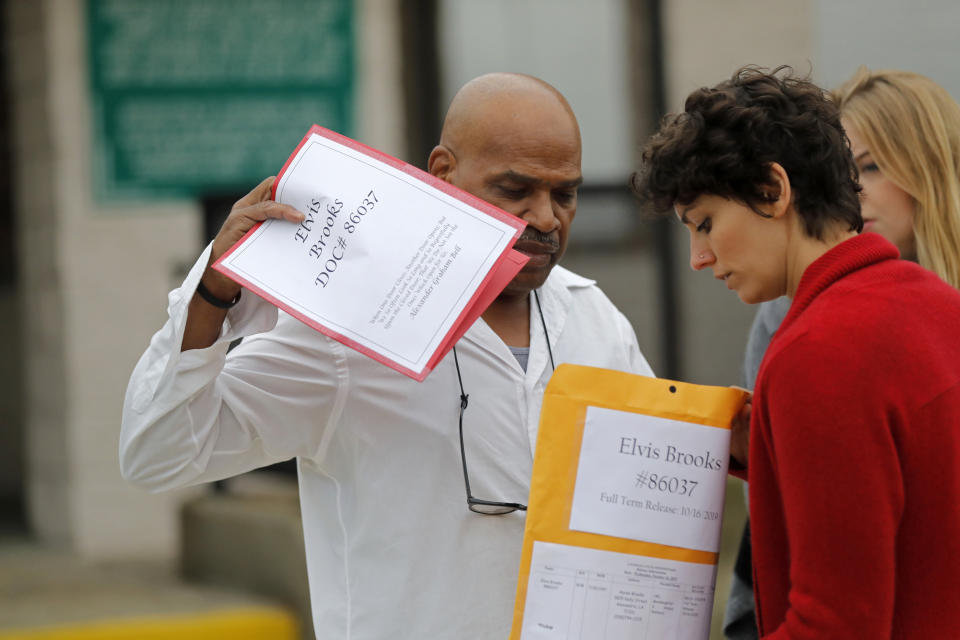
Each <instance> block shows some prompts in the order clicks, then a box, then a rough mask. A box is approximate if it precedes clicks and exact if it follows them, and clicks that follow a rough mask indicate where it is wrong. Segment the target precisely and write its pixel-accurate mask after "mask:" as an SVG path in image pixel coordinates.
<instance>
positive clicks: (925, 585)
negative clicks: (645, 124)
mask: <svg viewBox="0 0 960 640" xmlns="http://www.w3.org/2000/svg"><path fill="white" fill-rule="evenodd" d="M634 187H635V189H636V191H637V192H638V193H639V194H640V195H641V197H642V198H644V199H645V200H647V201H648V202H649V203H651V204H652V205H654V207H656V208H657V209H658V210H662V211H664V210H671V211H672V212H673V213H675V214H676V215H677V216H678V217H679V218H680V220H681V221H682V222H683V223H684V225H685V226H686V227H687V229H688V231H689V232H690V261H691V266H692V267H693V268H694V269H696V270H700V269H706V268H709V269H711V271H712V272H713V275H714V277H716V278H717V279H720V280H722V281H724V282H725V283H726V285H727V287H728V288H730V289H732V290H734V291H736V292H737V294H738V295H739V297H740V299H741V300H743V301H744V302H748V303H756V302H763V301H765V300H772V299H774V298H777V297H779V296H782V295H786V296H788V297H790V298H791V299H792V304H791V307H790V310H789V312H788V313H787V316H786V318H785V319H784V321H783V323H782V324H781V326H780V329H779V330H778V332H777V333H776V335H775V336H774V337H773V340H772V342H771V343H770V346H769V347H768V349H767V351H766V355H765V356H764V359H763V362H762V364H761V366H760V371H759V374H758V378H757V382H756V388H755V392H754V398H753V411H752V418H751V426H750V442H749V464H748V465H747V471H746V476H747V478H748V479H749V482H750V520H751V523H752V539H753V561H754V577H755V580H754V593H755V596H756V599H757V619H758V625H759V628H760V633H761V636H762V637H769V638H817V639H824V638H844V639H854V638H864V639H866V638H869V639H871V640H872V639H875V638H955V637H960V579H958V578H957V575H956V573H957V572H956V569H957V566H956V562H957V558H960V510H958V509H957V507H956V505H957V503H958V500H960V367H958V364H957V363H958V362H960V292H957V291H956V290H955V289H953V288H952V287H950V286H949V285H947V284H945V283H944V282H943V281H941V280H940V279H939V278H937V277H936V276H935V275H934V274H932V273H930V272H929V271H926V270H925V269H923V268H921V267H919V266H918V265H916V264H913V263H910V262H908V261H905V260H898V259H897V258H898V256H899V254H898V252H897V249H896V247H895V246H894V245H892V244H890V243H889V242H888V241H887V240H885V239H884V238H883V237H881V236H880V235H878V234H875V233H863V234H859V232H860V231H861V229H862V226H863V221H862V219H861V216H860V203H859V200H858V192H859V190H860V187H859V185H858V184H857V169H856V166H855V164H854V160H853V156H852V154H851V152H850V147H849V143H848V141H847V138H846V135H845V134H844V131H843V128H842V127H841V125H840V114H839V112H838V110H837V107H836V106H835V105H834V104H833V103H831V102H830V100H829V99H828V98H827V97H826V96H825V94H824V92H823V91H821V90H820V89H819V88H818V87H816V86H815V85H813V84H812V83H810V82H808V81H806V80H803V79H799V78H796V77H794V76H792V75H791V73H790V71H789V69H784V68H781V69H778V70H776V71H774V72H772V73H766V72H763V71H761V70H758V69H754V68H746V69H741V70H740V71H738V72H737V73H736V74H735V75H734V76H733V78H732V79H731V80H729V81H726V82H723V83H721V84H719V85H717V86H716V87H713V88H711V89H701V90H698V91H695V92H694V93H693V94H691V95H690V96H689V97H688V99H687V102H686V106H685V111H684V113H681V114H676V115H672V116H668V117H667V118H666V119H665V120H664V122H663V124H662V127H661V129H660V131H659V132H658V133H657V134H656V135H655V136H654V137H653V138H652V139H651V140H650V142H649V143H648V145H647V148H646V149H645V151H644V156H643V164H642V166H641V169H640V170H639V171H638V173H637V174H636V175H635V176H634ZM706 317H707V315H706V313H705V318H706ZM744 462H745V461H744Z"/></svg>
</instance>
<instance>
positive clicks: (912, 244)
mask: <svg viewBox="0 0 960 640" xmlns="http://www.w3.org/2000/svg"><path fill="white" fill-rule="evenodd" d="M843 128H844V129H845V130H846V131H847V136H848V137H849V138H850V149H851V150H852V151H853V158H854V160H855V161H856V163H857V169H859V170H860V184H861V185H862V186H863V192H862V194H861V196H860V207H861V211H862V213H863V230H864V231H873V232H875V233H879V234H880V235H882V236H883V237H884V238H886V239H887V240H889V241H890V242H892V243H893V244H894V245H896V247H897V249H899V250H900V257H901V258H904V259H906V260H916V259H917V242H916V238H915V236H914V234H913V217H914V212H915V211H916V204H915V202H914V200H913V198H912V197H911V196H910V194H908V193H907V192H906V191H904V190H903V189H901V188H900V187H898V186H897V185H895V184H894V183H893V182H892V181H890V180H888V179H887V178H886V176H884V175H883V173H882V172H881V171H880V168H879V167H878V166H877V163H876V161H875V160H874V159H873V154H872V153H871V151H870V148H869V147H867V145H866V144H864V143H863V141H862V140H861V138H860V134H859V132H858V131H857V130H856V129H855V128H854V127H853V126H852V125H851V124H850V123H849V122H848V121H846V120H844V121H843Z"/></svg>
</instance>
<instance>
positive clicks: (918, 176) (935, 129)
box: [832, 67, 960, 288]
mask: <svg viewBox="0 0 960 640" xmlns="http://www.w3.org/2000/svg"><path fill="white" fill-rule="evenodd" d="M832 97H833V99H834V101H835V102H836V104H837V106H838V107H839V109H840V112H841V116H842V117H843V118H844V120H846V121H848V122H849V124H850V125H851V126H852V127H853V128H854V129H856V131H857V133H858V134H859V135H860V138H861V139H862V140H863V142H864V144H866V145H867V147H868V148H869V149H870V151H871V155H872V156H873V159H874V161H876V163H877V166H878V167H880V171H881V172H882V173H883V175H884V176H886V177H887V178H888V179H889V180H891V181H892V182H893V183H894V184H896V185H897V186H899V187H900V188H901V189H903V190H904V191H906V192H907V193H908V194H910V196H911V197H912V198H913V199H914V201H915V202H916V211H915V214H914V222H913V235H914V237H915V238H916V243H917V259H918V261H919V262H920V264H921V265H922V266H924V267H926V268H927V269H930V270H931V271H933V272H935V273H936V274H937V275H938V276H940V277H941V278H942V279H943V280H945V281H946V282H948V283H949V284H950V285H952V286H953V287H956V288H960V105H958V104H957V102H956V101H954V100H953V98H951V97H950V94H948V93H947V91H946V90H945V89H944V88H943V87H941V86H940V85H938V84H937V83H935V82H934V81H932V80H930V79H929V78H927V77H925V76H922V75H919V74H916V73H910V72H908V71H889V70H888V71H870V70H868V69H867V68H866V67H860V69H858V70H857V72H856V73H855V74H854V76H853V77H852V78H850V79H849V80H847V81H846V82H845V83H844V84H842V85H841V86H839V87H838V88H836V89H835V90H834V91H833V92H832Z"/></svg>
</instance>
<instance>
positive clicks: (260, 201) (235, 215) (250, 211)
mask: <svg viewBox="0 0 960 640" xmlns="http://www.w3.org/2000/svg"><path fill="white" fill-rule="evenodd" d="M275 180H276V177H274V176H271V177H269V178H267V179H266V180H264V181H263V182H261V183H260V184H258V185H257V186H256V187H254V188H253V190H252V191H251V192H250V193H248V194H247V195H245V196H243V197H242V198H240V199H239V200H237V202H236V203H235V204H234V205H233V208H232V209H230V215H229V216H227V219H226V220H225V221H224V223H223V226H222V227H220V231H219V232H218V233H217V236H216V237H215V238H214V239H213V247H212V248H211V250H210V259H209V260H208V261H207V268H206V270H205V271H204V272H203V276H202V277H201V278H200V280H201V282H203V286H204V287H206V288H207V290H208V291H210V293H211V294H213V295H214V297H216V298H219V299H220V300H223V301H224V302H229V301H230V300H233V299H234V298H236V297H237V294H239V293H240V285H239V284H237V283H236V282H234V281H233V280H231V279H230V278H228V277H227V276H225V275H223V274H222V273H220V272H219V271H216V270H214V269H213V267H212V266H211V265H213V263H214V262H216V261H217V260H218V259H219V258H220V257H221V256H222V255H223V254H225V253H226V252H227V251H229V250H230V249H231V247H233V245H235V244H236V243H237V242H238V241H239V240H240V238H242V237H243V236H244V235H246V233H247V231H250V229H252V228H253V226H254V225H255V224H257V223H258V222H263V221H264V220H266V219H267V218H278V219H281V220H288V221H290V222H295V223H300V222H303V219H304V215H303V214H302V213H300V212H299V211H297V210H296V209H294V208H293V207H291V206H290V205H287V204H280V203H279V202H275V201H273V200H271V199H270V188H271V187H272V186H273V183H274V181H275ZM226 315H227V310H226V309H221V308H219V307H215V306H213V305H212V304H209V303H208V302H206V301H205V300H204V299H203V298H201V297H200V296H199V295H197V294H196V293H195V294H194V295H193V298H192V299H191V300H190V307H189V309H188V311H187V324H186V327H185V329H184V333H183V342H182V343H181V344H180V350H181V351H187V350H188V349H205V348H206V347H209V346H210V345H212V344H213V343H214V342H216V340H217V337H218V336H219V335H220V327H221V326H223V319H224V318H225V317H226Z"/></svg>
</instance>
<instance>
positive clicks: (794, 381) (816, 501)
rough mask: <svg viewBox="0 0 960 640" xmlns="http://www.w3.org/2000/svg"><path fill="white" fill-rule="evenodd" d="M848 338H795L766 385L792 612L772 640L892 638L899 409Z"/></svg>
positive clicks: (865, 351)
mask: <svg viewBox="0 0 960 640" xmlns="http://www.w3.org/2000/svg"><path fill="white" fill-rule="evenodd" d="M851 340H852V343H848V344H847V348H845V349H843V350H840V349H838V348H837V347H836V345H835V344H831V345H825V344H816V341H815V340H813V339H800V340H797V341H796V342H794V343H793V344H790V345H788V346H786V347H785V348H784V349H783V350H782V351H781V352H780V353H779V354H778V356H777V357H776V359H775V362H773V363H771V365H772V366H770V367H769V370H768V371H767V373H766V375H765V377H764V380H763V381H762V384H763V386H764V387H765V392H764V393H765V396H766V401H765V408H764V413H765V414H766V418H767V420H766V421H765V422H766V424H765V425H764V428H763V429H762V430H761V432H760V434H759V435H760V437H761V439H762V440H761V442H762V446H763V447H764V448H765V449H766V452H767V455H768V456H769V461H770V464H771V467H772V469H773V470H774V474H775V476H774V477H775V479H776V483H777V485H778V488H779V491H780V497H781V500H782V504H781V508H782V510H783V520H784V523H783V525H784V527H785V533H786V537H787V545H788V550H789V580H790V581H789V598H788V603H789V604H788V609H787V611H786V615H785V618H784V622H783V624H781V625H780V627H779V628H778V629H776V630H774V631H773V632H772V633H771V634H769V635H767V636H765V637H767V638H770V639H772V640H787V639H801V638H803V639H810V640H813V639H817V640H825V639H832V638H844V639H846V640H851V639H857V638H863V639H868V638H870V639H875V638H889V637H890V633H891V625H892V617H893V610H894V590H895V582H894V578H895V574H896V570H897V568H896V566H895V543H896V535H897V529H898V524H899V521H900V519H901V516H902V513H903V509H904V487H903V477H902V474H901V470H900V461H899V456H898V451H897V447H896V438H895V435H894V425H893V424H891V422H890V421H891V420H892V419H893V418H892V416H894V415H895V414H896V411H895V410H894V409H891V407H890V403H889V402H888V400H887V398H886V397H885V396H887V395H888V394H885V390H884V389H883V388H882V387H880V386H878V385H879V384H881V383H879V382H878V377H877V376H871V375H870V371H872V370H876V367H877V363H876V362H874V363H873V364H872V366H871V363H870V361H871V350H870V348H868V347H866V346H865V345H857V344H854V343H855V342H856V338H854V337H851ZM751 456H752V452H751ZM753 484H754V483H751V488H752V489H753V490H756V488H755V487H754V486H753ZM752 492H753V491H752ZM754 526H755V527H756V528H760V527H763V526H765V523H764V522H755V523H754ZM774 526H776V525H774ZM784 553H787V550H786V549H785V550H784Z"/></svg>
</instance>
